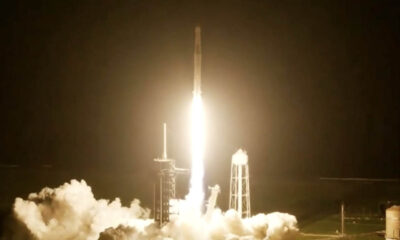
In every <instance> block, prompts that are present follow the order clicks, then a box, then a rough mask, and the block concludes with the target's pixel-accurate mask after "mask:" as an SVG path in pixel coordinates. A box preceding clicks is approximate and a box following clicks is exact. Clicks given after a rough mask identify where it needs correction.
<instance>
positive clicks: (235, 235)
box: [6, 180, 298, 240]
mask: <svg viewBox="0 0 400 240" xmlns="http://www.w3.org/2000/svg"><path fill="white" fill-rule="evenodd" d="M182 204H184V201H183V203H182ZM13 214H14V217H15V219H16V220H17V222H18V226H19V227H18V229H15V230H14V231H13V233H12V234H10V236H8V237H7V238H6V239H12V240H19V239H37V240H55V239H57V240H67V239H68V240H70V239H76V240H96V239H99V240H167V239H168V240H234V239H235V240H236V239H237V240H239V239H249V240H250V239H254V240H261V239H265V240H288V239H294V237H295V236H296V233H297V231H298V229H297V227H296V224H297V220H296V218H295V217H294V216H292V215H289V214H286V213H279V212H275V213H270V214H258V215H255V216H253V217H251V218H247V219H241V218H240V217H239V215H238V214H237V212H236V211H234V210H228V211H227V212H225V213H224V212H222V211H221V210H220V209H215V210H214V212H213V213H212V216H211V218H205V217H204V216H201V215H198V214H193V213H192V212H190V211H188V212H183V213H181V214H180V215H175V216H172V217H171V221H170V222H169V223H168V224H166V225H165V226H163V227H162V228H161V229H160V228H158V227H157V224H156V223H155V222H154V220H153V219H150V218H149V214H150V210H148V209H144V208H142V207H141V206H140V202H139V200H133V201H132V203H131V205H130V206H129V207H124V206H122V205H121V201H120V200H119V199H118V198H116V199H115V200H114V201H111V202H110V201H109V200H104V199H100V200H96V199H95V198H94V196H93V193H92V190H91V188H90V186H88V185H87V184H86V182H85V181H84V180H81V181H77V180H72V181H71V182H70V183H65V184H64V185H62V186H60V187H58V188H55V189H51V188H44V189H42V190H41V191H40V192H39V193H31V194H30V195H29V196H28V199H27V200H23V199H22V198H16V199H15V202H14V207H13ZM22 231H25V232H26V233H25V234H21V232H22Z"/></svg>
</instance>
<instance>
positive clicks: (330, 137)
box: [0, 1, 400, 182]
mask: <svg viewBox="0 0 400 240" xmlns="http://www.w3.org/2000/svg"><path fill="white" fill-rule="evenodd" d="M0 9H1V10H0V11H1V15H0V19H1V21H0V23H1V35H2V37H1V40H0V41H1V45H0V46H1V48H0V49H1V50H0V51H1V75H0V79H1V81H0V91H1V93H0V111H1V124H0V128H1V129H0V131H1V134H0V137H1V138H0V149H1V151H0V163H1V164H3V165H6V164H18V165H20V166H21V168H36V167H40V166H42V165H43V164H51V165H52V166H53V168H54V169H63V170H65V171H71V172H74V171H76V170H77V169H80V170H82V169H84V171H91V172H94V173H95V172H96V171H100V170H101V169H103V170H104V169H105V170H110V171H111V172H115V178H117V179H118V173H119V172H121V171H126V172H131V173H132V174H143V173H149V170H148V169H150V168H151V166H152V159H153V158H154V157H157V156H159V155H160V154H161V134H162V132H161V128H162V125H161V124H162V122H164V121H166V122H167V123H168V125H169V130H170V131H169V132H170V135H169V140H170V148H169V150H170V155H171V156H173V157H175V158H176V159H178V164H180V165H182V166H186V167H188V166H189V162H190V161H189V159H188V158H189V147H190V145H189V143H188V133H187V130H188V113H189V105H190V100H191V91H192V79H193V77H192V72H193V66H192V62H193V29H194V26H195V25H196V24H200V25H201V26H202V29H203V93H204V95H203V96H204V101H205V104H206V109H207V119H208V133H207V135H208V138H209V139H208V143H207V159H206V171H207V173H206V178H207V181H209V182H219V181H221V180H222V179H223V180H224V181H225V180H226V178H227V174H228V172H229V164H230V156H231V154H232V153H233V152H234V151H235V150H236V149H237V148H238V147H243V148H245V149H246V150H248V153H249V156H250V164H251V170H252V174H253V175H254V177H253V178H254V181H264V180H265V177H266V176H295V177H302V178H304V177H310V176H311V177H319V176H338V177H340V176H343V177H344V176H346V177H382V176H384V177H399V172H400V163H399V161H400V108H399V99H400V98H399V95H400V94H399V80H400V70H399V66H400V65H399V63H400V61H399V56H400V50H399V42H400V41H399V40H400V8H399V2H398V1H194V2H188V1H31V2H21V1H9V2H8V3H5V2H2V3H1V6H0ZM49 181H50V180H49Z"/></svg>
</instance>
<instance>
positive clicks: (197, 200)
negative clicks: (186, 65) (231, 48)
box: [187, 27, 205, 212]
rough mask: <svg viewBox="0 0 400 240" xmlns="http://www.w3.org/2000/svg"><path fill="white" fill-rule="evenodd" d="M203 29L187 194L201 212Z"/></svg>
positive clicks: (198, 47)
mask: <svg viewBox="0 0 400 240" xmlns="http://www.w3.org/2000/svg"><path fill="white" fill-rule="evenodd" d="M200 34H201V30H200V27H196V28H195V49H194V90H193V99H192V106H191V121H192V124H191V138H192V139H191V140H192V149H191V150H192V167H191V178H190V190H189V194H188V196H187V199H188V200H189V202H190V204H191V205H192V207H194V210H196V211H198V212H200V211H201V208H202V204H203V200H204V192H203V177H204V163H203V158H204V140H205V139H204V130H205V127H204V109H203V100H202V98H201V37H200Z"/></svg>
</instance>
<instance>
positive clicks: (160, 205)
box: [154, 123, 189, 226]
mask: <svg viewBox="0 0 400 240" xmlns="http://www.w3.org/2000/svg"><path fill="white" fill-rule="evenodd" d="M163 140H164V141H163V154H162V158H156V159H154V161H155V162H156V163H158V174H157V176H158V180H157V181H156V182H155V187H154V219H155V221H156V222H157V223H158V224H159V226H162V225H164V224H165V223H167V222H169V219H170V215H171V214H173V213H172V212H171V200H174V199H175V198H176V176H177V175H178V174H187V173H188V172H189V171H188V170H187V169H183V168H177V167H176V166H175V160H174V159H170V158H168V155H167V125H166V124H165V123H164V137H163Z"/></svg>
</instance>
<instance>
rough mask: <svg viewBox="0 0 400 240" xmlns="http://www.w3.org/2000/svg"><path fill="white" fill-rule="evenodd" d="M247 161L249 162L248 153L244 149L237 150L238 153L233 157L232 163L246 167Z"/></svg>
mask: <svg viewBox="0 0 400 240" xmlns="http://www.w3.org/2000/svg"><path fill="white" fill-rule="evenodd" d="M247 161H248V157H247V153H246V151H243V150H242V149H239V150H237V152H236V153H235V154H233V156H232V162H233V164H235V165H246V164H247Z"/></svg>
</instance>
